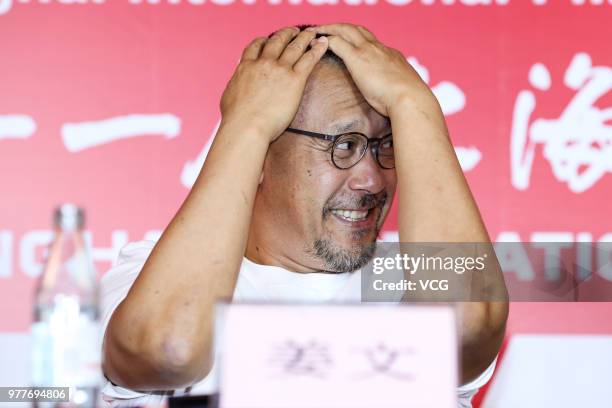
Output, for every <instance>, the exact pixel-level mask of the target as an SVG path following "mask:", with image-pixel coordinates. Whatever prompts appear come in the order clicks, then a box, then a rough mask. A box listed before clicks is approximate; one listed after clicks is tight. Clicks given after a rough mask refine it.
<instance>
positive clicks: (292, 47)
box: [279, 31, 316, 66]
mask: <svg viewBox="0 0 612 408" xmlns="http://www.w3.org/2000/svg"><path fill="white" fill-rule="evenodd" d="M315 35H316V34H315V32H314V31H302V32H301V33H299V34H298V36H297V37H295V38H294V39H293V41H291V42H290V43H289V44H288V45H287V46H286V47H285V51H283V53H282V54H281V56H280V58H279V61H280V62H283V63H286V64H288V65H290V66H293V64H295V62H296V61H297V60H298V59H299V58H300V57H301V56H302V55H303V54H304V51H305V50H306V48H307V47H308V44H310V41H312V39H313V38H314V37H315Z"/></svg>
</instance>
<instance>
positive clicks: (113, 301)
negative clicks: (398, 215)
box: [101, 241, 495, 408]
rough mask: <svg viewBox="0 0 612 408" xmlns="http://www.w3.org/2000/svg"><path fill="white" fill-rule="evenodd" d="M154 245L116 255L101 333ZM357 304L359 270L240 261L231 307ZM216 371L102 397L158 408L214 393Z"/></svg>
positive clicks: (464, 390) (105, 280)
mask: <svg viewBox="0 0 612 408" xmlns="http://www.w3.org/2000/svg"><path fill="white" fill-rule="evenodd" d="M154 245H155V242H154V241H138V242H133V243H130V244H128V245H126V246H125V247H124V248H123V249H122V250H121V251H120V253H119V258H118V260H117V264H116V265H115V266H114V267H113V268H111V269H110V270H109V271H108V272H107V273H106V274H105V275H104V276H103V277H102V282H101V284H102V288H101V290H102V293H101V313H102V316H101V318H102V330H101V335H104V332H105V330H106V326H108V322H109V320H110V318H111V315H112V313H113V311H114V310H115V309H116V308H117V306H118V305H119V303H121V301H122V300H123V299H124V298H125V297H126V296H127V293H128V291H129V289H130V287H131V286H132V284H133V283H134V281H135V280H136V277H137V276H138V274H139V273H140V270H141V269H142V267H143V265H144V263H145V261H146V260H147V258H148V256H149V254H150V253H151V251H152V249H153V247H154ZM360 300H361V276H360V271H356V272H351V273H340V274H324V273H296V272H291V271H288V270H286V269H283V268H280V267H276V266H268V265H259V264H256V263H254V262H251V261H250V260H248V259H247V258H244V259H243V261H242V265H241V267H240V273H239V274H238V280H237V282H236V288H235V290H234V294H233V299H232V301H234V302H240V301H259V302H266V301H268V302H287V301H290V302H308V303H335V302H351V301H352V302H355V301H360ZM494 369H495V361H493V363H492V364H491V365H490V366H489V367H488V368H487V369H486V370H485V371H484V372H483V373H482V374H481V375H480V376H479V377H478V378H476V379H475V380H473V381H471V382H470V383H468V384H465V385H462V386H460V387H459V388H458V389H457V392H458V399H459V407H460V408H469V407H471V406H472V404H471V399H472V397H473V396H474V395H475V394H476V392H478V389H479V388H480V387H482V386H483V385H484V384H486V383H487V381H489V379H490V378H491V376H492V375H493V370H494ZM217 389H218V385H217V367H216V365H215V364H213V368H212V370H211V372H210V373H209V374H208V376H206V378H204V379H203V380H201V381H199V382H198V383H196V384H194V385H193V386H192V387H190V388H188V389H181V390H175V391H174V392H172V391H171V392H169V393H168V392H166V393H157V394H154V393H149V392H146V391H143V392H138V391H135V390H130V389H126V388H123V387H120V386H117V385H114V384H112V383H111V382H110V381H108V380H106V379H105V381H104V384H103V388H102V397H103V399H104V401H106V402H107V403H108V406H110V407H128V406H144V405H151V406H156V405H160V404H162V403H163V400H164V399H165V398H166V395H174V396H182V395H207V394H211V393H215V392H217Z"/></svg>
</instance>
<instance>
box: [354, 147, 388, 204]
mask: <svg viewBox="0 0 612 408" xmlns="http://www.w3.org/2000/svg"><path fill="white" fill-rule="evenodd" d="M348 171H349V172H350V176H349V182H348V185H349V188H350V189H351V190H363V191H366V192H368V193H370V194H376V193H380V192H381V191H382V190H383V189H384V188H385V178H384V175H383V171H384V169H383V168H382V167H380V166H379V165H378V163H377V162H376V158H375V157H374V151H373V150H372V149H368V151H367V152H365V155H364V157H363V158H362V159H361V160H360V161H359V163H357V164H356V165H354V166H353V167H351V168H350V169H348Z"/></svg>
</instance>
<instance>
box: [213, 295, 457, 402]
mask: <svg viewBox="0 0 612 408" xmlns="http://www.w3.org/2000/svg"><path fill="white" fill-rule="evenodd" d="M221 327H223V335H222V336H221V338H222V339H223V340H222V344H221V345H220V350H219V352H220V356H219V357H220V365H221V372H220V407H221V408H362V407H363V408H372V407H376V408H392V407H393V408H395V407H397V408H399V407H401V408H416V407H419V408H420V407H436V408H451V407H452V408H456V406H457V393H456V386H457V378H458V364H457V335H456V331H455V317H454V313H453V311H452V309H451V308H450V307H442V306H440V307H435V306H405V305H401V306H397V305H394V306H388V305H385V306H383V305H363V304H361V305H353V306H348V305H347V306H344V305H342V306H340V305H334V306H319V305H316V306H315V305H293V306H292V305H248V304H234V305H228V306H227V309H226V310H225V313H224V318H223V324H222V325H221V326H220V328H221Z"/></svg>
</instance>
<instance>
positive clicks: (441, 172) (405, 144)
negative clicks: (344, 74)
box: [317, 24, 508, 383]
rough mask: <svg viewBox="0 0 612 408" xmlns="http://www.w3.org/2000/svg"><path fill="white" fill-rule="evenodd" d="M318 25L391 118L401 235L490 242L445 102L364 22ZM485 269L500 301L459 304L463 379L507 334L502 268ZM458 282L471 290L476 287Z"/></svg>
mask: <svg viewBox="0 0 612 408" xmlns="http://www.w3.org/2000/svg"><path fill="white" fill-rule="evenodd" d="M317 31H318V32H320V33H325V34H329V35H330V39H329V47H330V49H331V50H332V51H334V52H335V53H336V54H338V55H339V56H340V57H341V58H342V59H343V60H344V62H345V64H346V65H347V68H348V69H349V71H350V73H351V76H352V78H353V80H354V81H355V83H356V85H357V86H358V88H359V90H360V91H361V92H362V94H363V96H364V97H365V98H366V100H367V101H368V103H369V104H370V105H371V106H372V107H373V108H374V109H376V110H377V111H378V112H379V113H380V114H382V115H385V116H388V117H389V119H390V121H391V126H392V131H393V140H394V149H395V155H396V158H395V162H396V172H397V178H398V188H399V214H398V222H399V235H400V242H415V243H425V242H479V243H488V242H490V240H489V237H488V234H487V231H486V228H485V226H484V224H483V222H482V219H481V217H480V213H479V211H478V207H477V206H476V203H475V201H474V199H473V197H472V194H471V192H470V190H469V187H468V185H467V182H466V180H465V177H464V176H463V172H462V170H461V167H460V166H459V162H458V160H457V157H456V155H455V152H454V149H453V146H452V144H451V141H450V139H449V137H448V130H447V127H446V122H445V120H444V116H443V114H442V111H441V109H440V106H439V104H438V102H437V100H436V98H435V97H434V95H433V94H432V92H431V91H430V89H429V88H428V87H427V85H426V84H425V83H424V82H423V81H422V80H421V78H420V77H419V76H418V74H417V73H416V71H415V70H414V69H413V68H412V67H411V66H410V64H408V63H407V62H406V59H405V57H404V56H403V55H402V54H401V53H400V52H399V51H397V50H394V49H392V48H389V47H387V46H385V45H384V44H382V43H380V42H379V41H378V40H377V39H376V37H374V35H373V34H372V33H370V32H369V31H368V30H366V29H365V28H364V27H357V26H353V25H350V24H332V25H325V26H320V27H319V28H318V29H317ZM495 263H496V262H495ZM486 273H487V274H488V276H487V284H488V288H487V289H488V290H489V291H490V292H492V293H494V295H493V297H492V298H494V299H496V300H497V299H501V300H500V301H494V302H489V301H480V302H459V303H455V304H454V306H455V308H456V310H457V315H458V320H459V325H460V327H459V331H460V336H461V338H460V341H461V348H462V381H463V382H464V383H465V382H467V381H469V380H471V379H473V378H474V377H476V376H477V375H478V374H480V373H481V372H482V371H483V370H484V369H485V368H486V367H487V366H488V365H489V364H490V363H491V362H492V361H493V359H494V358H495V355H496V354H497V352H498V350H499V347H500V345H501V342H502V340H503V336H504V331H505V324H506V319H507V315H508V303H507V301H506V300H505V295H506V289H505V284H504V280H503V277H502V274H501V272H500V270H499V269H498V268H495V267H494V268H491V269H489V270H487V271H486ZM460 282H462V283H463V284H466V285H467V284H468V283H467V282H468V280H463V281H460ZM457 289H460V290H459V292H463V293H469V292H470V289H471V288H469V287H466V288H457ZM461 289H464V290H461ZM432 300H433V299H432Z"/></svg>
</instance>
